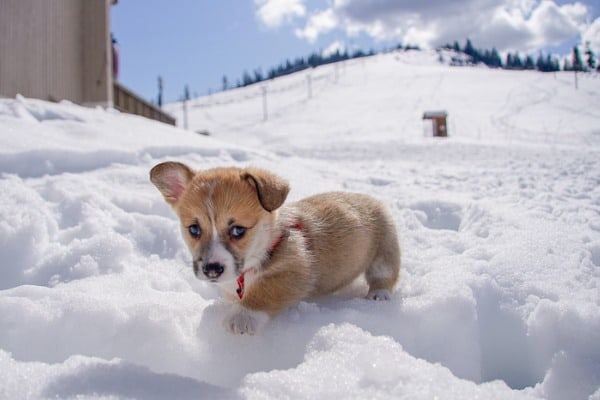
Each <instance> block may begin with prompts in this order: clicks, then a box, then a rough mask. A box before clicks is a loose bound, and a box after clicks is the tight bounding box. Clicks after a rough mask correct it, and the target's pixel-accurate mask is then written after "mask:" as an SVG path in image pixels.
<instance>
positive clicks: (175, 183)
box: [150, 161, 194, 206]
mask: <svg viewBox="0 0 600 400" xmlns="http://www.w3.org/2000/svg"><path fill="white" fill-rule="evenodd" d="M193 177H194V171H192V170H191V169H190V168H189V167H188V166H187V165H185V164H182V163H179V162H172V161H169V162H164V163H162V164H158V165H156V166H155V167H154V168H152V169H151V170H150V180H151V181H152V183H154V186H156V187H157V188H158V190H160V192H161V193H162V195H163V196H164V198H165V200H166V201H167V203H169V204H170V205H171V206H174V205H175V203H177V201H178V200H179V198H180V197H181V195H182V194H183V192H184V191H185V188H186V187H187V184H188V183H189V182H190V180H192V178H193Z"/></svg>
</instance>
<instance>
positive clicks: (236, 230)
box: [229, 226, 246, 240]
mask: <svg viewBox="0 0 600 400" xmlns="http://www.w3.org/2000/svg"><path fill="white" fill-rule="evenodd" d="M245 234H246V228H244V227H243V226H232V227H231V229H229V236H230V237H231V238H232V239H236V240H237V239H241V238H243V237H244V235H245Z"/></svg>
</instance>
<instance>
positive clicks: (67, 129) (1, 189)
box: [0, 52, 600, 399]
mask: <svg viewBox="0 0 600 400" xmlns="http://www.w3.org/2000/svg"><path fill="white" fill-rule="evenodd" d="M308 75H310V78H307V76H308ZM309 82H310V90H311V91H312V93H309ZM264 87H265V89H262V88H261V86H257V87H248V88H244V89H238V90H232V91H229V92H226V93H221V94H216V95H213V96H211V97H206V98H200V99H195V100H192V101H190V102H189V103H188V105H187V106H188V114H189V115H188V119H189V122H188V123H189V127H190V128H191V129H192V130H197V131H200V130H206V131H208V132H210V133H211V135H212V136H211V137H205V136H201V135H198V134H196V133H193V132H191V131H184V130H182V129H177V128H173V127H169V126H166V125H163V124H159V123H155V122H152V121H147V120H145V119H142V118H139V117H135V116H130V115H122V114H119V113H117V112H114V111H104V110H100V109H86V108H81V107H78V106H75V105H72V104H65V103H62V104H51V103H46V102H42V101H37V100H31V99H23V98H17V99H14V100H12V99H9V100H0V198H1V202H0V259H1V260H2V261H1V268H0V373H1V376H2V379H0V398H1V399H4V398H6V399H14V398H21V399H27V398H32V399H36V398H75V397H77V398H140V399H163V398H248V399H264V398H273V399H275V398H278V399H279V398H291V399H300V398H323V399H330V398H361V399H362V398H381V399H387V398H407V399H430V398H435V397H438V398H444V399H464V398H486V399H487V398H490V399H494V398H497V399H508V398H515V399H517V398H518V399H522V398H548V399H566V398H569V399H587V398H593V399H600V128H599V126H600V107H598V105H599V104H600V79H599V78H598V77H597V76H594V75H586V76H579V90H575V88H574V85H573V76H572V75H571V74H567V73H558V74H556V75H553V74H541V73H536V72H507V71H495V70H488V69H485V68H451V67H448V66H446V65H441V64H439V62H438V56H437V55H436V54H435V53H426V52H408V53H392V54H387V55H381V56H376V57H372V58H368V59H361V60H354V61H351V62H347V63H345V64H340V65H329V66H325V67H320V68H318V69H315V70H312V71H305V72H303V73H300V74H295V75H291V76H288V77H285V78H281V79H278V80H276V81H273V82H267V83H265V84H264ZM263 90H264V91H266V102H267V107H268V110H267V111H268V114H267V120H266V121H263V117H264V114H263V100H264V98H263ZM309 94H310V96H309ZM169 107H170V109H171V111H172V112H173V113H175V114H178V113H181V110H182V109H183V106H182V105H181V104H173V105H170V106H169ZM435 109H445V110H447V111H448V113H449V133H450V137H449V138H447V139H441V140H439V139H434V138H430V137H425V136H424V134H423V131H424V129H423V127H424V124H423V122H422V121H421V116H422V113H423V112H424V111H427V110H435ZM178 117H179V120H180V123H181V124H183V116H182V115H178ZM169 159H176V160H180V161H183V162H186V163H188V164H190V165H192V166H194V167H196V168H198V169H201V168H208V167H213V166H219V165H238V166H244V165H257V166H260V167H264V168H268V169H271V170H273V171H275V172H278V173H279V174H280V175H282V176H284V177H285V178H287V179H288V180H289V181H290V182H291V185H292V192H291V194H290V199H297V198H300V197H303V196H306V195H309V194H313V193H317V192H320V191H324V190H349V191H359V192H366V193H371V194H373V195H375V196H376V197H379V198H381V199H382V200H383V201H384V202H385V203H386V204H388V206H389V207H390V209H391V211H392V214H393V216H394V218H395V221H396V223H397V227H398V230H399V232H400V235H401V242H402V243H401V245H402V250H403V269H402V273H401V283H400V284H399V286H398V290H397V292H396V294H395V296H394V298H393V299H392V301H390V302H387V303H380V302H370V301H367V300H363V299H361V298H360V297H358V298H357V297H355V296H356V295H360V294H361V293H363V290H364V285H363V283H362V282H357V283H356V284H355V285H353V286H352V287H351V288H349V289H348V290H346V291H345V292H344V293H341V294H339V295H338V296H335V297H333V298H329V299H323V300H321V301H318V302H303V303H301V304H299V305H297V306H295V307H292V308H290V309H288V310H287V311H285V312H284V313H283V314H281V315H280V316H278V317H277V318H275V319H274V320H273V321H271V322H270V323H269V324H268V325H267V327H266V329H265V331H264V332H263V333H262V334H261V335H259V336H255V337H236V336H232V335H229V334H226V333H225V331H224V330H223V328H222V327H221V318H222V315H223V313H224V312H225V310H226V308H227V304H226V303H224V302H223V301H221V300H220V297H219V293H218V291H217V290H216V289H215V288H214V287H212V286H210V285H209V284H207V283H204V282H200V281H198V280H197V279H195V278H194V277H193V275H192V272H191V268H190V265H189V264H190V259H189V256H188V254H187V252H186V250H185V248H184V245H183V243H182V241H181V239H180V237H179V235H180V234H179V228H178V222H177V220H176V219H175V216H174V214H173V213H172V211H171V210H170V209H169V207H168V206H167V205H166V204H165V203H164V202H163V200H162V198H161V196H160V194H159V193H158V192H157V191H156V189H155V188H154V187H153V186H152V185H151V184H150V183H149V182H148V171H149V169H150V168H151V167H152V166H153V165H154V164H156V163H158V162H160V161H164V160H169Z"/></svg>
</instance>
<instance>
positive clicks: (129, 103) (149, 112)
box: [113, 82, 175, 125]
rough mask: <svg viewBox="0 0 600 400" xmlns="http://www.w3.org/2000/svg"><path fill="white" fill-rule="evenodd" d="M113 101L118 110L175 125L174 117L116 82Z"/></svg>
mask: <svg viewBox="0 0 600 400" xmlns="http://www.w3.org/2000/svg"><path fill="white" fill-rule="evenodd" d="M113 103H114V107H115V108H116V109H117V110H119V111H122V112H126V113H130V114H136V115H141V116H143V117H146V118H150V119H154V120H157V121H160V122H164V123H165V124H170V125H175V118H173V117H172V116H170V115H169V114H167V113H166V112H164V111H163V110H161V109H160V108H158V107H157V106H155V105H154V104H152V103H149V102H147V101H146V100H143V99H141V98H140V97H139V96H137V95H136V94H135V93H133V92H132V91H130V90H129V89H127V88H125V87H124V86H122V85H120V84H118V83H116V82H115V84H114V94H113Z"/></svg>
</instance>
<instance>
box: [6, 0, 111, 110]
mask: <svg viewBox="0 0 600 400" xmlns="http://www.w3.org/2000/svg"><path fill="white" fill-rule="evenodd" d="M109 7H110V6H109V2H108V1H107V0H0V95H2V96H7V97H14V96H15V95H16V94H19V93H20V94H22V95H23V96H25V97H34V98H40V99H44V100H54V101H58V100H62V99H67V100H71V101H73V102H76V103H82V104H106V105H110V104H112V55H111V50H110V49H111V48H110V46H111V44H110V32H109V29H110V28H109V27H110V21H109V15H110V14H109Z"/></svg>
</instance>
